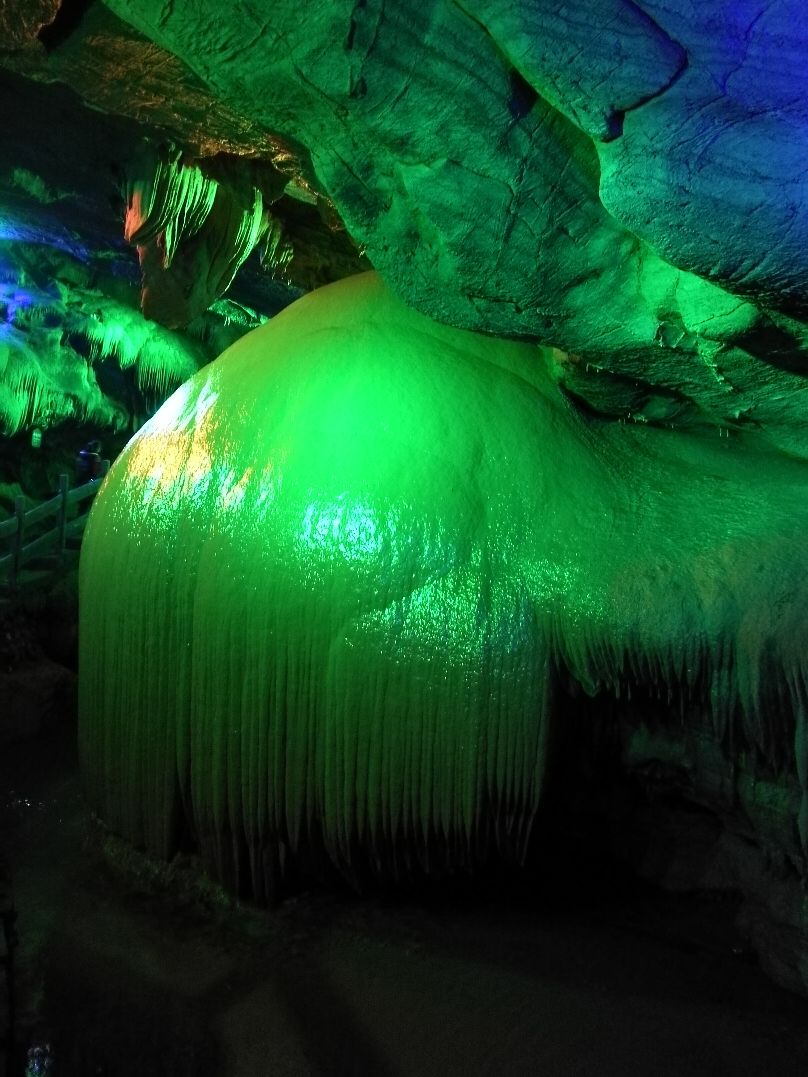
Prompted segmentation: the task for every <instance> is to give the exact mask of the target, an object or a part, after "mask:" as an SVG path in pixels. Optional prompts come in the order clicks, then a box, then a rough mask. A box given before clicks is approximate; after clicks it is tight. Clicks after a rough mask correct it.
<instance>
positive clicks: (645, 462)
mask: <svg viewBox="0 0 808 1077" xmlns="http://www.w3.org/2000/svg"><path fill="white" fill-rule="evenodd" d="M0 42H2V46H0V93H2V99H3V101H4V102H5V105H6V108H5V110H4V127H3V139H2V142H0V315H2V322H0V519H3V518H5V517H6V516H8V515H11V514H12V513H13V511H14V499H15V497H17V496H18V495H19V494H21V493H22V494H25V495H26V496H28V497H29V498H31V499H33V500H34V501H36V500H37V499H42V498H43V497H45V496H47V494H48V492H49V491H51V490H52V489H53V488H54V484H55V483H56V481H57V476H58V474H59V473H60V472H62V471H64V470H65V469H66V468H67V469H70V468H71V467H72V457H73V454H74V452H75V451H76V449H77V448H78V447H79V446H80V445H81V444H82V443H84V442H86V441H88V440H89V439H90V438H98V439H100V440H101V441H102V443H103V444H104V446H105V450H106V454H107V455H108V456H110V457H111V458H112V459H113V463H112V468H111V471H110V474H109V476H108V477H107V478H106V479H105V480H104V482H103V485H102V486H101V488H100V492H99V493H98V496H97V497H96V499H95V503H94V507H93V510H92V513H91V516H90V520H89V523H88V526H87V531H86V534H85V538H84V542H83V546H82V552H81V570H80V574H78V576H76V574H74V578H73V581H72V583H71V586H73V587H74V588H75V587H78V603H79V613H78V618H79V642H78V648H79V664H78V748H79V761H80V766H81V773H82V781H83V787H84V790H85V795H86V802H87V806H88V808H89V810H90V811H92V812H93V813H94V815H95V817H96V819H97V825H98V826H100V827H102V828H104V830H105V832H106V833H109V835H110V836H111V838H112V839H114V840H116V841H117V840H121V839H122V841H123V842H124V843H125V844H127V845H128V846H130V847H131V848H132V849H134V850H136V851H138V855H140V853H141V852H142V853H144V854H145V855H146V856H147V857H148V858H152V859H151V860H150V862H152V861H153V862H154V863H170V862H172V861H173V859H174V858H177V857H182V856H184V855H189V854H193V855H194V856H195V857H198V858H199V862H200V863H201V864H202V865H203V867H204V869H205V870H206V871H208V872H209V873H210V874H211V877H212V878H213V879H214V880H216V881H217V882H219V883H222V884H223V885H224V887H225V888H226V889H227V890H229V891H230V892H231V893H233V894H235V895H236V896H237V897H238V898H240V899H243V900H245V901H248V902H257V903H258V904H262V903H264V904H266V903H269V904H271V903H272V902H275V901H277V900H279V899H280V898H282V897H283V896H284V895H286V894H288V893H289V892H291V890H292V889H294V886H295V885H302V883H301V880H303V881H305V880H309V881H310V880H311V879H313V878H314V879H318V880H322V878H323V877H326V878H329V879H331V878H334V877H341V878H342V879H347V880H348V883H349V884H350V885H351V886H353V887H354V888H355V889H356V890H358V891H359V892H361V893H364V892H366V891H367V889H368V888H370V889H371V890H372V889H373V887H375V886H379V885H382V886H384V887H390V888H392V890H393V891H395V890H396V888H397V887H404V888H406V887H407V886H411V885H413V881H415V882H416V883H417V882H418V881H419V880H421V881H423V880H427V881H428V880H434V879H452V878H454V877H455V876H457V875H462V876H469V877H471V878H472V879H473V878H474V877H475V873H477V872H482V873H485V872H486V871H490V870H491V868H492V865H496V864H498V863H500V862H502V863H507V864H511V865H515V866H516V868H517V869H520V868H521V869H524V870H527V871H531V872H535V873H536V876H535V877H536V879H537V882H536V885H537V886H542V885H545V883H543V882H542V879H541V872H540V870H538V868H537V865H540V864H541V863H542V860H543V858H545V857H546V858H547V859H548V862H549V861H550V858H551V856H552V857H554V858H555V859H554V860H553V863H554V864H555V865H556V867H557V868H558V870H567V869H569V870H571V871H574V870H575V868H576V864H577V865H578V866H580V862H583V861H586V860H587V859H588V858H591V857H597V856H601V855H603V856H608V857H612V858H614V859H615V860H616V861H619V862H620V863H621V864H626V865H628V866H629V869H630V871H631V872H632V873H633V874H635V875H636V876H637V877H638V878H641V879H643V880H645V881H648V882H650V883H652V884H653V885H654V886H657V887H661V888H666V889H668V890H671V891H675V892H681V893H705V892H710V893H732V894H734V895H736V896H737V899H738V907H737V909H736V910H735V912H736V913H737V923H738V924H739V925H740V928H742V930H743V932H744V933H745V936H746V937H748V938H749V939H750V940H751V945H752V947H753V949H754V952H755V954H756V957H757V960H759V961H760V963H761V964H762V965H763V967H764V969H765V970H766V972H767V973H768V974H769V975H770V976H772V977H773V978H774V979H775V980H777V981H778V982H779V983H780V984H783V985H785V986H787V987H788V988H790V989H792V990H794V991H796V992H799V993H805V992H806V990H808V901H806V897H805V894H806V886H808V631H806V628H805V625H804V612H803V611H804V608H805V604H806V601H808V574H806V571H805V566H804V559H805V553H804V545H805V539H804V535H805V531H806V524H808V497H806V494H807V493H808V419H807V418H806V415H808V412H807V411H806V409H808V380H806V374H808V300H807V299H806V280H808V186H807V185H806V182H805V175H806V169H808V93H806V89H808V85H807V84H806V83H807V80H808V75H806V70H805V66H804V60H803V55H804V51H805V49H806V48H807V47H808V19H806V18H805V16H804V14H803V13H802V8H801V6H800V5H799V4H798V2H797V0H772V2H769V3H766V4H764V3H762V2H760V0H741V2H737V3H732V4H730V3H728V2H721V0H708V2H705V3H701V4H691V3H685V2H684V0H667V2H663V0H640V2H636V0H597V2H595V0H579V3H578V4H576V5H569V4H562V3H556V2H554V0H515V2H509V3H506V2H505V0H424V2H423V3H421V4H407V3H405V2H403V0H387V2H386V3H385V2H384V0H330V2H329V3H324V2H314V3H311V4H301V3H291V2H288V0H277V2H276V3H273V4H233V5H214V4H212V3H200V2H198V0H197V2H192V0H171V2H169V0H137V2H135V0H9V2H8V3H6V4H5V5H2V6H0ZM804 232H805V233H806V234H804ZM2 552H3V551H2V550H0V555H1V554H2ZM113 580H114V581H115V586H114V587H112V586H110V581H113ZM12 597H13V596H12ZM49 608H50V607H49ZM72 608H73V607H71V609H72ZM5 616H6V622H7V623H11V621H10V620H9V618H10V617H11V616H12V615H11V614H8V613H7V614H5ZM6 622H4V623H6ZM7 638H8V639H9V640H10V639H11V636H10V635H7ZM21 646H22V645H21ZM9 647H10V648H11V649H12V650H13V646H12V644H9ZM6 650H8V652H9V654H11V650H9V648H8V647H7V648H6ZM24 650H25V647H22V651H24ZM4 653H5V652H4ZM21 653H22V652H21ZM12 657H13V656H12ZM23 657H24V655H23ZM9 662H10V665H14V662H12V661H11V660H10V659H9ZM551 850H552V854H551ZM559 850H561V852H559ZM1 851H2V849H1V848H0V852H1ZM559 865H562V866H561V867H559ZM155 870H156V869H155ZM531 878H532V876H531ZM546 885H547V886H551V885H552V882H551V881H549V880H548V881H547V883H546ZM340 1072H341V1071H340Z"/></svg>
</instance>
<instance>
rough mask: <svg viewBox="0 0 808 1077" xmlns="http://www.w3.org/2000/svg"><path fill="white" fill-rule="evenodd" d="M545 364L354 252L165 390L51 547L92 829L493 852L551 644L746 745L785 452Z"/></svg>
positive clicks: (548, 689) (754, 728)
mask: <svg viewBox="0 0 808 1077" xmlns="http://www.w3.org/2000/svg"><path fill="white" fill-rule="evenodd" d="M552 369H553V366H552V361H551V357H550V353H548V352H545V351H543V350H542V349H539V348H536V347H531V346H528V345H525V344H515V343H509V342H504V341H500V340H497V339H494V338H490V337H483V336H479V335H475V334H473V333H470V332H466V331H461V330H458V329H454V328H449V327H446V326H441V325H438V324H436V323H434V322H432V321H430V320H429V319H427V318H426V317H424V316H423V315H421V314H418V313H415V312H413V311H411V310H410V309H408V308H407V307H406V306H404V305H403V304H402V303H401V302H400V301H399V300H398V299H396V298H395V297H394V296H393V295H392V294H391V293H390V292H389V291H388V290H387V289H386V288H385V286H384V285H383V284H382V283H381V282H380V280H379V279H378V278H377V277H376V276H375V275H374V274H364V275H362V276H358V277H354V278H351V279H349V280H345V281H342V282H340V283H338V284H334V285H331V286H329V287H326V288H323V289H320V290H319V291H317V292H314V293H312V294H310V295H308V296H306V297H305V298H303V299H301V300H299V301H298V302H296V303H295V304H293V305H292V306H291V307H289V308H287V309H286V310H285V311H283V312H282V313H281V314H280V315H278V316H277V317H276V318H274V319H273V320H272V321H271V322H270V323H268V324H267V325H265V326H263V327H261V328H260V329H257V330H255V331H253V332H252V333H250V334H248V335H247V336H245V337H243V338H242V339H241V340H239V341H238V342H237V343H236V344H235V345H233V346H232V347H231V348H229V349H228V350H227V351H226V352H225V353H224V354H223V355H222V356H221V358H220V359H218V360H217V361H216V362H215V363H213V364H211V365H210V366H208V367H206V368H205V369H203V370H202V371H200V372H199V373H198V374H197V375H196V376H195V377H194V378H192V379H191V380H190V381H189V382H187V383H186V384H185V385H183V386H182V387H181V388H180V389H179V390H178V391H177V392H176V393H175V394H174V395H173V396H172V397H171V398H170V399H169V400H168V402H167V403H166V404H165V405H164V406H163V407H162V409H161V410H160V411H159V412H158V413H157V415H155V416H154V418H153V419H152V420H151V421H150V422H149V423H147V424H146V426H145V427H144V428H143V429H142V430H141V431H140V432H139V433H138V434H137V435H136V436H135V438H134V439H133V440H132V441H131V442H130V444H129V446H128V448H127V449H126V451H125V452H124V454H123V455H122V456H121V457H120V458H119V460H118V461H117V462H116V464H115V466H114V467H113V469H112V471H111V473H110V475H109V477H108V479H107V480H106V482H105V484H104V486H103V488H102V490H101V492H100V494H99V495H98V497H97V499H96V502H95V506H94V508H93V512H92V516H91V520H90V524H89V526H88V530H87V534H86V538H85V541H84V548H83V552H82V562H81V600H82V601H81V677H80V686H81V687H80V691H81V700H80V712H81V713H80V750H81V759H82V766H83V771H84V775H85V780H86V784H87V789H88V795H89V799H90V802H91V804H92V806H93V807H94V809H95V810H96V811H97V812H98V813H99V815H100V816H101V818H102V819H103V820H104V821H105V822H106V823H107V824H108V825H109V826H110V827H111V828H112V829H113V830H114V831H116V832H118V833H120V834H121V835H123V836H124V837H125V838H127V839H129V840H130V841H132V842H133V843H135V844H136V845H138V846H141V847H145V848H146V849H147V850H149V851H150V852H151V853H153V854H155V855H157V856H160V857H170V856H171V855H172V853H173V852H175V851H176V849H177V848H178V847H179V845H180V844H181V843H182V842H183V841H184V840H186V839H187V837H188V836H189V835H190V837H191V839H192V840H193V842H194V843H195V844H196V846H197V847H198V848H199V850H200V851H201V853H202V854H203V856H204V857H205V859H206V860H207V862H208V863H209V864H210V865H211V867H212V869H213V871H214V873H215V874H216V875H217V876H218V877H219V878H221V879H223V880H224V881H225V882H226V883H227V884H228V885H229V886H231V887H233V888H234V889H235V890H237V891H238V892H239V893H241V894H244V895H251V896H254V897H257V898H259V899H263V898H266V897H267V896H268V895H270V894H271V892H272V889H273V886H274V883H275V881H276V879H277V877H278V873H279V872H280V871H282V868H283V864H284V863H285V861H286V860H287V859H288V858H289V857H290V856H291V857H293V858H295V857H298V858H300V857H302V858H304V859H305V858H307V857H309V856H311V855H313V854H316V855H321V854H325V855H326V856H327V857H328V858H329V859H330V861H331V862H332V863H333V864H334V865H336V866H337V867H338V868H339V869H340V870H341V871H343V872H344V873H345V874H346V875H347V876H348V877H354V876H355V875H356V874H357V873H358V874H360V875H361V874H364V873H366V872H367V871H370V872H378V873H382V874H390V875H394V876H398V875H401V874H406V873H409V872H412V871H416V872H417V871H425V872H430V871H433V870H441V871H443V870H446V869H450V870H451V869H458V868H466V867H470V866H473V865H474V864H475V863H477V862H479V860H481V859H482V858H484V857H485V855H487V853H488V852H489V851H490V850H491V849H497V850H498V851H499V852H501V853H504V854H505V855H508V856H512V857H516V858H519V857H520V856H521V855H522V852H523V850H524V848H525V843H526V841H527V838H528V836H529V832H530V828H531V824H532V821H533V818H534V815H535V813H536V810H537V807H538V804H539V799H540V793H541V786H542V779H543V772H544V765H545V756H546V754H547V740H548V720H549V719H550V718H551V717H554V718H557V720H563V714H561V715H556V714H554V709H553V705H552V698H551V697H552V684H553V681H554V677H555V670H556V669H557V668H558V667H562V666H563V667H564V668H565V670H566V671H568V672H569V674H570V675H571V676H573V677H574V678H576V679H577V680H578V681H579V682H580V683H581V684H582V685H583V686H584V688H585V689H586V690H587V691H589V692H595V691H597V690H598V689H600V688H606V689H616V688H617V687H619V686H620V685H621V684H624V683H625V682H626V681H629V682H633V683H646V684H651V685H655V686H657V687H660V686H662V688H663V689H664V687H665V686H668V687H669V688H670V687H671V686H673V687H674V688H675V689H676V690H679V691H682V692H686V693H690V694H695V695H698V696H699V697H700V698H702V699H703V701H704V703H705V705H706V707H707V711H708V713H709V714H711V716H712V719H713V721H714V722H715V723H716V725H717V726H718V727H719V728H720V729H723V730H728V729H729V730H730V731H731V733H732V735H733V736H734V737H735V738H736V743H748V744H749V745H752V746H753V747H754V748H755V750H756V751H757V752H758V753H759V755H760V757H761V759H770V758H773V749H772V746H771V745H772V732H771V730H770V729H769V728H768V727H767V722H766V702H767V696H766V692H767V688H766V685H767V684H768V683H769V682H770V681H772V682H774V683H777V684H782V685H785V686H787V687H786V688H784V689H783V691H784V694H786V695H789V701H790V703H791V704H792V706H791V707H790V708H789V710H788V713H789V714H790V715H793V714H795V713H796V712H798V711H799V708H800V706H801V705H802V704H803V701H804V681H803V680H802V665H801V664H802V663H803V662H804V656H803V653H802V649H801V648H800V646H799V638H800V632H799V631H798V630H797V628H796V626H795V624H794V623H792V621H793V617H792V620H789V617H791V615H789V614H788V613H787V612H784V611H787V610H789V609H791V610H796V609H798V608H799V602H795V596H796V595H797V592H798V590H799V586H800V585H799V582H797V583H795V581H794V570H793V567H791V566H793V565H795V564H798V563H799V557H798V553H797V551H798V548H799V545H800V543H801V528H800V526H799V524H798V521H799V520H800V519H801V514H804V507H803V506H802V504H801V502H802V500H803V499H802V498H801V489H802V486H803V469H802V466H801V465H796V464H794V465H792V464H790V463H789V462H788V461H782V462H781V463H778V464H777V465H776V466H775V465H772V467H771V468H770V469H769V470H768V471H767V472H766V473H765V476H764V475H760V473H759V472H758V477H755V476H754V475H752V476H751V477H750V470H749V461H748V459H747V458H746V456H745V449H744V446H743V443H742V442H741V441H739V440H735V441H733V442H729V441H728V440H722V439H719V438H718V437H717V436H716V435H715V432H714V431H711V432H710V434H709V436H706V435H703V436H696V435H695V434H692V433H690V434H685V433H677V432H674V431H666V430H659V429H656V430H654V429H650V428H643V427H640V426H628V425H622V424H611V425H609V426H604V425H599V426H598V430H597V436H596V437H595V436H593V435H592V432H591V430H590V428H589V425H588V424H589V422H590V420H587V419H585V418H583V417H582V416H580V415H579V414H578V413H577V412H576V410H575V409H574V407H573V406H572V405H571V404H569V403H568V402H567V401H566V400H565V399H564V397H563V396H562V395H561V393H560V392H559V389H558V387H557V385H556V383H555V381H554V380H553V376H552ZM772 610H779V613H778V614H777V617H778V618H779V619H778V620H777V621H776V623H775V621H774V620H773V618H774V614H773V613H772V612H771V611H772ZM793 616H794V617H796V613H795V614H794V615H793ZM773 642H774V643H775V644H776V651H773V649H772V646H771V645H772V643H773ZM775 653H776V654H777V657H776V659H775V658H774V657H773V654H775ZM773 662H776V663H777V668H776V669H774V668H771V663H773ZM789 720H791V719H789ZM795 728H796V729H797V735H798V736H799V735H802V734H800V733H799V730H801V729H802V725H801V724H800V722H798V723H797V725H796V727H795ZM781 732H782V730H781ZM793 735H794V734H793V732H792V734H791V736H792V738H793ZM781 763H782V760H781ZM803 814H804V813H803Z"/></svg>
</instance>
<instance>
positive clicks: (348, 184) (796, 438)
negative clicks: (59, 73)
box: [111, 0, 808, 452]
mask: <svg viewBox="0 0 808 1077" xmlns="http://www.w3.org/2000/svg"><path fill="white" fill-rule="evenodd" d="M111 6H112V7H113V8H114V9H115V11H116V12H118V14H120V15H121V16H122V17H123V18H125V19H127V20H129V21H131V22H132V23H134V24H135V25H137V26H138V28H139V29H141V30H142V31H143V32H144V33H145V34H146V35H148V36H149V37H151V38H152V39H154V40H156V41H157V42H159V43H160V44H161V45H162V46H163V47H165V48H167V49H169V50H170V51H172V52H174V53H176V54H177V55H179V56H181V57H182V58H183V59H185V61H186V62H187V63H188V64H189V65H190V66H191V67H192V68H193V69H194V70H195V71H196V72H197V73H198V75H199V76H200V77H201V78H202V80H203V81H204V82H205V83H206V84H207V85H209V86H210V87H211V88H212V89H213V90H214V92H215V93H216V94H217V96H219V97H221V98H222V99H223V100H225V101H227V102H228V103H230V104H232V105H234V106H235V104H236V103H238V105H239V107H240V108H242V109H243V110H245V111H247V112H248V113H249V115H250V116H252V117H254V118H255V120H256V121H257V122H259V123H260V124H262V125H264V126H265V127H266V128H268V129H269V130H272V131H278V132H281V133H282V134H289V135H292V134H293V135H294V137H295V138H296V139H297V140H298V141H299V142H301V143H303V144H304V145H305V146H306V147H307V148H308V150H309V152H310V155H311V161H312V166H313V169H314V172H315V174H316V177H317V179H318V181H319V183H320V184H321V185H322V187H323V189H324V191H325V192H326V193H327V194H328V195H329V197H330V198H331V199H332V200H333V202H334V204H335V205H336V207H337V208H338V210H339V211H340V213H341V215H342V218H343V220H344V221H345V223H346V225H347V227H348V229H349V231H350V232H351V234H352V235H353V236H354V238H355V239H356V240H357V241H358V242H359V243H361V244H362V245H363V247H364V249H365V250H366V252H367V255H368V257H369V258H370V261H371V262H372V264H373V266H374V267H375V268H376V269H377V270H378V271H379V272H380V273H381V274H382V275H383V276H384V277H385V279H386V280H387V281H388V283H389V284H390V285H391V286H392V287H393V288H394V289H395V290H396V291H397V292H398V293H399V294H400V295H402V297H403V298H405V299H406V300H407V301H408V302H410V303H412V304H413V305H415V306H417V307H418V308H419V309H421V310H422V311H424V312H426V313H428V314H430V315H431V316H434V317H436V318H438V319H439V320H443V321H447V322H450V323H451V324H454V325H458V326H464V327H467V328H472V329H476V330H481V331H483V332H491V333H497V334H501V335H506V336H529V337H533V338H535V339H540V340H542V341H543V342H545V343H548V344H553V345H556V346H558V347H560V348H561V349H563V350H564V351H565V352H567V353H572V354H573V355H575V356H578V357H580V359H581V362H580V363H578V364H577V365H573V367H572V368H571V370H570V374H569V382H570V387H571V389H573V391H574V392H575V393H576V394H578V395H579V396H581V397H583V398H584V399H585V400H586V401H588V402H589V403H590V404H591V405H592V406H594V407H595V408H596V409H598V410H604V411H606V412H607V413H610V414H614V415H616V416H619V417H621V418H627V419H630V420H632V421H641V422H654V423H671V424H677V423H682V422H705V421H706V422H711V423H713V424H717V425H723V426H733V425H739V424H745V423H752V424H756V425H758V426H761V427H763V428H764V429H765V430H766V432H767V433H768V434H769V435H770V436H771V437H772V438H773V439H775V440H776V441H777V442H778V443H779V444H781V445H783V446H784V447H786V448H788V449H789V450H790V451H799V452H802V451H804V443H803V430H802V426H803V424H802V414H803V410H804V384H803V381H802V379H801V378H800V377H798V376H797V374H796V372H797V371H799V370H800V369H801V366H802V360H801V358H800V356H801V354H802V350H803V344H804V336H805V330H804V326H803V323H802V320H801V308H800V295H801V287H802V285H801V282H802V281H804V279H805V275H806V269H808V267H807V266H806V262H805V259H806V255H805V251H806V250H808V245H806V244H805V243H804V242H803V240H802V239H801V238H800V237H801V236H802V230H803V229H804V228H805V221H806V219H808V218H807V217H806V205H805V194H804V190H803V186H804V185H803V184H802V182H801V178H800V177H801V175H802V172H803V171H804V156H805V152H806V151H805V145H806V141H805V139H804V137H803V136H802V134H801V132H802V130H803V129H804V111H805V106H804V99H805V95H803V94H801V93H800V92H799V91H798V90H797V89H796V87H798V86H799V84H800V77H801V74H800V65H801V56H802V51H803V50H802V48H801V46H800V37H799V35H800V33H801V32H802V31H801V30H800V28H799V27H800V25H801V23H800V17H799V12H800V8H799V4H797V2H796V0H792V2H790V3H788V2H781V3H776V4H768V5H764V4H762V3H759V2H758V3H744V4H740V5H733V9H732V12H727V11H726V5H724V4H719V3H708V4H700V5H698V13H696V12H695V11H694V10H693V9H692V5H690V4H688V3H684V2H683V3H679V4H668V5H663V4H659V5H654V4H645V5H639V6H638V5H636V4H634V3H627V2H626V3H619V2H616V3H614V4H610V5H608V6H607V7H605V8H604V7H603V6H602V5H591V9H590V6H588V5H584V6H583V7H579V8H577V9H576V13H575V15H571V14H570V9H569V8H568V7H567V6H565V5H560V4H553V3H542V4H528V3H523V4H518V5H498V4H496V3H490V4H486V3H479V4H474V3H470V4H457V5H455V4H448V3H439V2H434V3H429V4H424V5H418V7H417V9H416V10H412V9H411V6H410V5H403V4H389V3H383V2H381V0H375V2H374V0H370V2H367V3H361V4H353V3H351V2H349V0H341V2H339V3H335V4H329V5H322V6H318V5H314V6H312V7H310V8H307V9H306V12H305V14H304V15H303V16H301V15H300V12H299V8H298V6H297V5H294V4H291V3H289V4H276V5H273V8H272V11H271V12H268V13H266V14H264V13H258V12H257V11H255V10H254V9H250V8H245V7H239V8H236V9H233V10H232V11H231V12H230V13H229V15H228V17H227V20H226V24H224V25H223V24H222V21H221V20H220V19H219V18H218V16H217V17H214V16H213V14H212V13H211V12H209V11H207V10H206V9H204V8H201V7H200V6H199V5H195V4H193V3H190V2H179V3H172V4H170V5H169V4H164V3H161V2H159V0H157V2H152V3H149V4H142V3H137V4H134V3H128V0H113V2H112V4H111ZM794 27H796V29H792V28H794ZM556 43H557V45H556ZM772 364H776V365H777V366H778V367H780V368H782V367H786V368H787V369H786V370H782V369H772ZM603 371H608V372H612V373H614V374H617V375H618V378H619V380H618V381H617V384H616V388H615V392H614V395H613V397H611V398H610V397H609V392H608V389H607V391H606V392H605V393H604V391H603V387H602V384H601V383H602V381H603V380H604V379H603V377H602V372H603Z"/></svg>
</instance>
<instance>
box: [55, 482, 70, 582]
mask: <svg viewBox="0 0 808 1077" xmlns="http://www.w3.org/2000/svg"><path fill="white" fill-rule="evenodd" d="M67 490H68V479H67V475H60V476H59V497H60V498H61V499H62V501H61V504H60V505H59V515H58V517H57V523H56V526H57V527H58V528H59V535H58V537H57V539H56V542H57V552H58V555H59V564H60V565H61V564H62V562H63V561H64V557H65V545H66V541H67Z"/></svg>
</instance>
